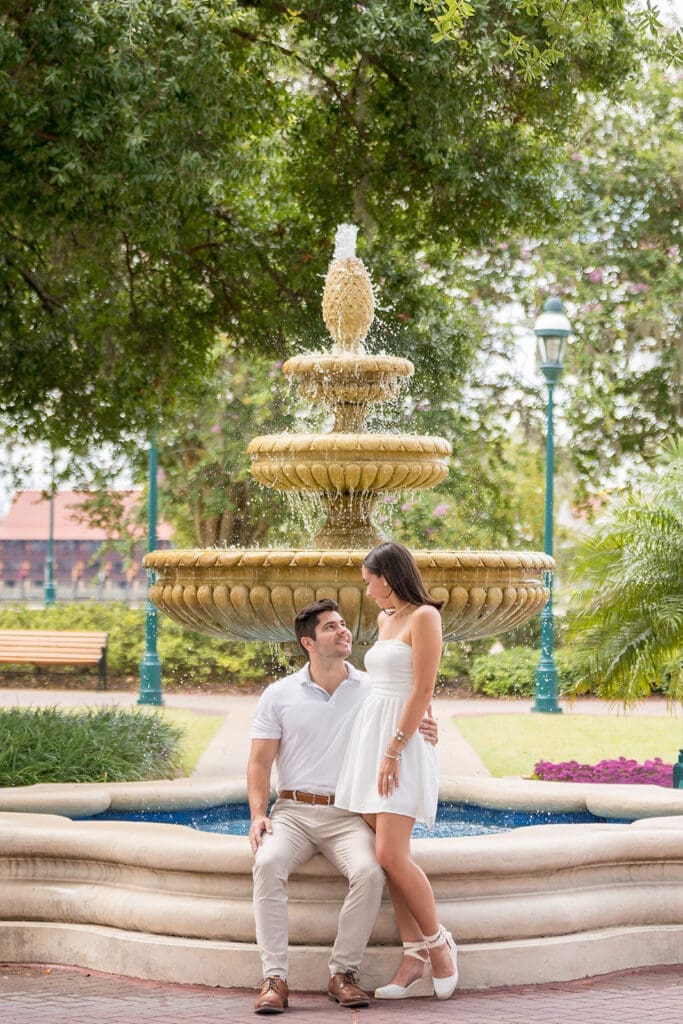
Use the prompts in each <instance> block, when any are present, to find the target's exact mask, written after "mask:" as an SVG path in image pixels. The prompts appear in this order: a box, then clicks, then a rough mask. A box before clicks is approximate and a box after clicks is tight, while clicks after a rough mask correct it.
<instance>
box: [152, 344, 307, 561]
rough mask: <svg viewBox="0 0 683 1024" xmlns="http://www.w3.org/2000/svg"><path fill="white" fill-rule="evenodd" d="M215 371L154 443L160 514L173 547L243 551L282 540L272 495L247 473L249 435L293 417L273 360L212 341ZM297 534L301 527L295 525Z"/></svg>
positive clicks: (283, 514) (278, 505)
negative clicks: (198, 400)
mask: <svg viewBox="0 0 683 1024" xmlns="http://www.w3.org/2000/svg"><path fill="white" fill-rule="evenodd" d="M217 349H218V353H217V357H216V372H215V374H214V375H213V377H212V379H211V382H210V385H209V386H207V391H206V393H205V395H204V398H203V401H202V404H201V406H199V407H198V408H197V409H196V410H195V411H194V413H193V414H192V416H191V419H190V420H189V421H188V420H187V419H186V418H185V417H184V416H181V417H178V418H177V419H176V420H175V421H171V422H167V424H166V426H165V429H164V432H163V435H162V437H161V439H160V442H161V443H160V451H159V456H160V465H161V467H162V473H163V478H162V486H161V495H162V509H163V512H164V515H165V516H166V518H167V519H168V520H169V521H170V522H171V523H172V524H173V526H174V542H175V544H176V546H183V545H190V546H194V545H197V544H198V545H201V546H203V547H230V546H235V547H245V546H250V545H263V544H265V543H266V542H273V541H275V539H276V538H279V539H280V540H283V539H286V538H287V531H288V528H289V529H290V530H291V529H292V528H293V529H294V531H296V529H297V524H296V523H295V524H293V526H292V524H291V513H290V509H289V506H288V504H287V502H286V500H285V498H284V497H283V496H282V495H281V494H280V493H279V492H277V491H268V492H266V491H265V490H264V488H262V487H261V486H260V485H258V484H257V483H256V481H255V480H254V479H253V478H252V477H251V475H250V473H249V456H248V455H247V445H248V443H249V441H250V440H251V438H252V437H254V436H255V435H257V434H261V433H270V432H275V431H280V430H285V429H287V428H289V429H292V427H293V425H294V418H293V415H292V409H293V408H295V407H296V403H294V402H293V401H292V398H291V395H290V392H289V388H288V385H287V383H286V381H285V379H284V377H283V374H282V370H281V365H282V364H281V363H280V362H279V361H277V362H273V361H272V360H269V359H267V358H266V357H264V356H258V355H253V356H251V357H249V358H248V357H246V356H244V355H243V354H241V353H239V352H238V351H237V350H236V347H235V345H234V344H232V343H231V342H230V341H229V340H228V339H227V338H225V337H224V336H223V337H221V338H220V340H219V343H218V346H217ZM298 528H299V530H303V524H299V526H298Z"/></svg>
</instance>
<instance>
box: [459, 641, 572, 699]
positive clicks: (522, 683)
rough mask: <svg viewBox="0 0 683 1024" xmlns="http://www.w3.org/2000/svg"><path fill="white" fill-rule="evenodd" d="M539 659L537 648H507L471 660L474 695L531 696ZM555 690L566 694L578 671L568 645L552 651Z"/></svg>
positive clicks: (570, 688)
mask: <svg viewBox="0 0 683 1024" xmlns="http://www.w3.org/2000/svg"><path fill="white" fill-rule="evenodd" d="M540 658H541V652H540V650H539V649H533V648H531V647H508V648H507V650H505V651H501V652H500V654H486V655H480V656H479V657H476V658H473V659H472V664H471V667H470V680H471V683H472V690H473V691H474V692H475V693H484V694H486V696H487V697H533V696H534V690H535V686H536V669H537V668H538V663H539V661H540ZM554 658H555V665H556V667H557V675H558V690H559V692H560V693H563V694H567V693H570V692H571V690H572V689H573V687H574V685H575V682H576V680H577V679H578V674H579V670H578V667H577V666H576V665H575V663H574V661H573V659H572V649H571V646H567V647H560V648H559V649H558V650H556V651H555V652H554Z"/></svg>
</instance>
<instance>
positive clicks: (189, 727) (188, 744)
mask: <svg viewBox="0 0 683 1024" xmlns="http://www.w3.org/2000/svg"><path fill="white" fill-rule="evenodd" d="M155 711H157V712H158V713H160V714H162V715H163V716H164V718H165V719H166V720H167V721H169V722H170V723H171V724H172V725H175V726H177V727H178V728H179V729H182V730H183V732H184V734H185V736H184V740H183V745H182V749H183V764H182V770H183V775H190V774H191V773H192V772H193V771H194V769H195V767H196V765H197V761H198V760H199V758H200V757H201V756H202V754H203V753H204V751H205V750H206V748H207V747H208V745H209V743H210V742H211V740H212V739H213V737H214V736H215V735H216V733H217V732H218V730H219V729H220V727H221V725H222V724H223V716H222V715H198V714H196V713H195V712H194V711H184V710H180V709H179V708H155Z"/></svg>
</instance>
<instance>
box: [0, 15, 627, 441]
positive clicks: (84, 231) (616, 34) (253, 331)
mask: <svg viewBox="0 0 683 1024" xmlns="http://www.w3.org/2000/svg"><path fill="white" fill-rule="evenodd" d="M547 6H548V3H544V4H538V5H537V8H538V9H537V10H536V11H535V12H534V11H533V10H532V5H529V4H521V5H520V4H516V3H513V2H512V0H505V2H502V3H500V4H489V3H486V4H478V5H476V8H475V11H474V13H473V14H472V16H471V17H469V18H468V22H467V26H466V31H465V32H464V34H463V36H462V37H461V38H459V39H458V41H457V44H456V43H452V42H450V41H446V42H444V43H443V44H436V43H435V42H434V41H433V39H432V35H433V24H432V23H431V21H430V19H429V16H428V14H427V12H425V10H423V9H422V8H421V7H420V6H419V5H417V6H415V5H412V4H410V3H408V0H406V2H405V3H403V4H396V3H395V2H394V0H391V2H389V0H367V2H366V3H362V4H361V3H359V4H341V5H340V4H339V3H338V2H337V0H304V2H302V3H300V4H297V5H296V6H295V7H290V6H287V5H285V4H282V3H280V2H279V0H272V2H268V0H263V2H247V0H244V2H242V3H240V2H236V0H235V2H231V3H230V2H225V0H220V2H219V0H164V2H161V3H160V2H159V0H135V2H133V0H131V2H130V3H121V2H119V0H97V2H95V0H53V2H52V3H50V4H32V3H30V2H28V0H8V2H6V3H5V5H4V7H3V16H2V19H1V20H0V83H1V84H2V88H1V89H0V210H1V211H2V213H1V214H0V251H1V252H2V259H1V260H0V320H1V323H2V336H1V340H0V416H1V417H2V418H3V420H4V422H5V423H6V424H7V425H8V426H9V427H10V428H11V429H12V430H13V431H15V432H17V433H19V434H20V435H22V436H24V437H26V438H28V439H30V440H35V439H36V438H46V439H49V440H50V441H51V442H52V443H53V444H54V445H55V446H58V447H64V448H69V449H72V450H78V449H80V450H82V449H83V448H84V446H85V444H86V443H92V442H97V441H101V440H105V439H118V438H120V437H122V436H126V435H130V434H131V433H133V432H135V431H136V430H138V429H139V428H140V427H142V428H147V427H148V426H149V423H150V422H151V421H152V420H156V419H158V417H159V415H160V413H161V412H166V411H171V412H173V410H174V409H179V408H180V407H181V405H183V403H184V402H185V401H186V399H187V398H188V397H190V396H192V397H193V398H194V399H197V398H198V396H199V395H200V394H201V381H202V379H203V376H204V374H205V373H206V372H207V369H208V367H209V359H210V356H209V354H210V352H211V351H212V347H213V342H214V338H215V332H216V329H217V328H222V329H224V330H226V331H228V332H229V333H230V335H231V337H233V338H234V339H235V340H236V342H237V344H239V345H240V346H241V345H243V344H245V345H246V344H249V345H250V346H251V347H252V348H253V349H256V350H261V351H263V352H265V353H268V354H270V355H274V356H275V357H277V356H281V355H282V352H283V349H284V348H285V339H286V344H287V346H288V347H289V346H290V345H291V344H292V341H293V340H294V339H296V340H297V341H298V342H299V343H301V344H304V345H308V346H310V345H312V344H313V343H314V342H315V341H316V340H317V338H318V337H319V334H320V327H319V320H318V304H317V291H318V281H319V277H320V275H321V274H322V273H323V271H324V269H325V265H326V263H327V261H328V258H329V246H330V239H331V237H332V234H333V231H334V226H335V225H336V223H338V222H339V221H341V220H349V219H355V220H357V221H359V222H360V223H361V224H362V226H363V232H364V240H365V246H366V255H367V258H368V262H369V264H370V266H371V269H372V270H373V272H374V274H375V277H376V280H377V281H378V283H380V284H381V285H382V293H383V297H384V301H385V303H386V304H387V309H386V310H385V312H384V319H385V324H386V344H387V347H391V346H392V345H395V344H396V342H395V341H393V333H392V328H393V327H396V326H398V325H400V324H401V323H405V324H406V328H407V329H406V331H405V332H404V334H403V337H402V340H401V344H402V345H404V346H405V345H407V346H408V347H409V348H410V350H411V352H414V353H415V356H416V362H418V364H419V365H420V366H422V365H423V366H424V369H425V372H430V370H431V378H432V382H433V386H434V387H435V388H436V387H437V386H442V385H441V384H440V382H441V381H442V380H443V379H448V378H449V377H451V376H453V375H457V374H459V373H461V372H462V367H463V365H464V364H466V362H467V360H468V358H470V357H471V349H470V346H469V343H468V341H467V337H466V335H465V333H463V332H462V330H458V329H457V328H458V327H459V326H462V325H458V324H454V322H453V320H452V318H451V317H450V316H449V315H447V313H446V311H445V304H443V303H441V304H440V303H438V302H436V303H434V305H433V311H432V313H431V314H429V315H421V316H416V315H415V311H416V310H418V309H425V308H428V307H429V302H428V301H427V300H428V299H429V297H430V296H432V297H433V295H432V293H433V290H434V289H433V284H432V281H431V280H430V279H429V278H425V274H424V272H423V270H422V268H421V266H420V265H418V263H417V260H416V256H417V254H421V256H423V257H424V258H425V259H426V260H427V262H428V263H430V264H431V265H433V266H434V267H435V268H437V269H438V268H440V267H443V266H444V265H445V263H447V262H448V260H449V259H450V258H451V256H452V253H453V251H455V250H460V251H462V250H463V247H467V248H470V247H473V246H477V245H482V244H485V243H488V242H490V240H491V239H492V238H494V237H495V236H496V234H497V233H499V232H500V231H501V230H503V229H508V230H516V229H520V228H522V227H523V226H524V225H526V226H529V225H531V224H536V223H547V222H555V223H557V221H558V209H557V203H556V197H555V194H554V193H555V180H556V165H557V160H558V157H559V155H560V153H561V145H562V140H563V138H564V137H565V136H566V134H567V132H568V130H569V128H570V127H571V124H572V120H573V117H574V115H575V112H576V109H577V104H578V102H579V99H580V97H581V96H582V95H583V94H584V93H586V92H592V91H597V92H603V91H604V92H615V91H617V92H618V91H619V90H620V89H621V87H622V85H623V82H624V81H625V80H628V78H629V77H630V76H631V75H633V74H634V73H635V71H636V69H637V62H638V54H639V50H640V47H641V40H640V38H639V28H638V22H637V19H634V17H633V16H632V14H631V12H630V5H629V4H628V3H627V2H626V0H609V2H608V0H600V2H598V3H594V4H593V7H594V9H595V11H594V15H593V17H590V16H589V14H586V13H585V11H584V5H582V15H585V16H582V22H581V31H580V32H575V33H574V32H573V33H565V34H564V35H563V36H562V38H561V39H560V38H556V37H557V33H555V35H554V36H553V39H552V40H551V39H550V35H549V33H550V34H552V33H551V32H550V28H549V26H548V23H547V19H546V18H545V15H544V10H545V8H546V7H547ZM511 34H512V35H513V36H514V37H515V38H516V39H517V40H522V41H523V42H524V41H525V42H526V43H527V44H528V47H530V48H532V49H533V47H540V46H541V43H542V42H543V40H545V41H546V42H548V43H549V44H551V45H552V47H553V52H554V57H553V61H552V63H551V64H548V66H547V67H545V68H543V69H541V68H538V69H537V77H536V78H535V79H533V80H532V78H533V69H532V72H530V70H529V59H528V52H527V50H526V49H525V47H524V46H522V45H521V43H519V42H518V43H517V44H516V45H515V46H511V45H510V37H511ZM543 46H545V43H543ZM404 317H405V318H407V319H403V318H404ZM430 327H433V328H434V329H430ZM454 328H455V329H454ZM439 368H441V372H439ZM444 371H445V372H444Z"/></svg>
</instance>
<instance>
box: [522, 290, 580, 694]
mask: <svg viewBox="0 0 683 1024" xmlns="http://www.w3.org/2000/svg"><path fill="white" fill-rule="evenodd" d="M571 333H572V328H571V324H570V323H569V320H568V319H567V317H566V316H565V312H564V306H563V305H562V302H561V300H560V299H558V298H557V297H555V296H551V297H550V298H548V299H546V300H545V302H544V303H543V310H542V312H541V315H540V316H539V317H538V319H537V320H536V323H535V324H534V334H535V335H536V338H537V339H538V348H539V353H540V357H541V371H542V373H543V376H544V377H545V380H546V384H547V386H548V404H547V407H546V411H547V417H546V420H547V428H546V445H545V526H544V531H543V536H544V551H545V553H546V555H551V556H552V553H553V483H554V477H555V465H554V461H555V450H554V438H553V413H554V396H553V392H554V388H555V385H556V384H557V382H558V380H559V379H560V376H561V374H562V369H563V365H562V349H563V347H564V343H565V341H566V339H567V338H568V337H569V335H570V334H571ZM545 577H546V578H545V583H546V586H547V587H548V591H549V595H550V596H549V597H548V602H547V604H546V605H545V607H544V608H543V611H542V612H541V660H540V662H539V664H538V668H537V669H536V686H535V702H534V706H533V707H532V709H531V710H532V711H542V712H545V713H546V714H561V712H562V708H561V707H559V705H558V703H557V692H558V676H557V667H556V665H555V658H554V656H553V647H554V622H553V574H552V572H547V573H546V574H545Z"/></svg>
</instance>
